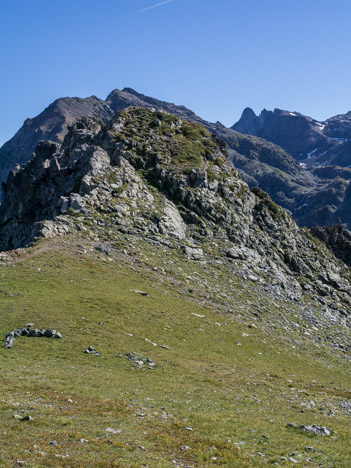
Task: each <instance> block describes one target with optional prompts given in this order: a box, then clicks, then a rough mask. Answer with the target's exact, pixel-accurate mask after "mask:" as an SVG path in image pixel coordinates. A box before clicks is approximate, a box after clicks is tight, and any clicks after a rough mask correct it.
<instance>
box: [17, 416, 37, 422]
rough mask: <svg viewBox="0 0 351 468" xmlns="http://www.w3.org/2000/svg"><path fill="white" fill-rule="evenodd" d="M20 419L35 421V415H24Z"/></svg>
mask: <svg viewBox="0 0 351 468" xmlns="http://www.w3.org/2000/svg"><path fill="white" fill-rule="evenodd" d="M20 421H34V418H33V416H29V415H27V416H23V418H21V419H20Z"/></svg>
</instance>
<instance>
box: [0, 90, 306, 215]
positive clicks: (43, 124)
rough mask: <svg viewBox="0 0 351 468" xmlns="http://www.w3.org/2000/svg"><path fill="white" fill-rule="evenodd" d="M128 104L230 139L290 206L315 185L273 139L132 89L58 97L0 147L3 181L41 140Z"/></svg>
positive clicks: (251, 178)
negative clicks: (243, 132)
mask: <svg viewBox="0 0 351 468" xmlns="http://www.w3.org/2000/svg"><path fill="white" fill-rule="evenodd" d="M129 106H137V107H144V108H149V109H150V108H154V109H157V110H161V111H164V112H168V113H171V114H173V115H176V116H177V117H179V118H182V119H185V120H188V121H190V122H196V123H199V124H201V125H203V126H204V127H206V128H207V129H208V130H209V131H211V132H213V133H215V134H216V135H217V136H218V137H219V138H221V139H223V140H224V141H225V142H226V143H227V145H228V151H229V154H230V159H231V160H232V161H233V164H234V165H235V167H236V168H237V169H238V170H239V172H240V174H241V176H242V177H243V178H244V179H245V181H246V182H248V183H249V185H250V186H251V187H252V186H255V185H259V186H260V187H261V188H262V189H263V190H265V191H267V192H268V193H269V194H270V195H271V196H272V198H273V199H274V200H275V201H276V202H277V203H279V204H280V205H281V206H284V207H286V208H287V209H289V210H293V209H294V207H295V206H297V204H298V200H299V199H300V198H301V193H305V192H307V191H309V190H311V189H312V188H313V187H314V186H315V181H314V180H313V178H312V177H311V176H310V175H309V174H307V173H306V171H305V170H304V169H303V168H301V167H300V166H299V165H298V163H297V162H296V161H295V160H294V158H292V157H291V156H290V155H289V154H287V153H286V152H285V151H283V150H282V149H281V148H279V147H277V146H276V145H274V144H272V143H271V142H268V141H265V140H263V139H260V138H257V137H252V136H244V135H241V134H240V133H238V132H235V131H233V130H231V129H228V128H226V127H224V126H223V125H222V124H220V123H219V122H217V123H210V122H207V121H205V120H203V119H201V118H200V117H198V116H197V115H196V114H195V113H194V112H192V111H191V110H189V109H187V108H186V107H184V106H178V105H175V104H172V103H168V102H164V101H160V100H158V99H154V98H151V97H148V96H144V95H143V94H140V93H137V92H136V91H134V90H133V89H131V88H125V89H123V90H122V91H121V90H118V89H115V90H113V91H112V92H111V93H110V94H109V95H108V97H107V99H106V101H104V100H100V99H98V98H96V97H94V96H93V97H91V98H85V99H81V98H63V99H59V100H57V101H55V102H54V103H53V104H52V105H50V106H49V107H48V108H47V109H45V110H44V111H43V112H42V113H41V114H40V115H39V116H37V117H36V118H34V119H31V120H29V121H26V123H25V124H24V126H23V127H22V128H21V129H20V130H19V131H18V132H17V134H16V135H15V136H14V137H13V138H12V139H11V140H10V141H9V142H7V143H6V144H5V145H4V146H3V147H2V148H0V180H1V179H2V180H3V181H5V180H6V177H7V174H8V172H9V171H10V170H11V169H13V167H14V166H15V164H16V163H18V164H20V165H21V164H23V163H24V162H26V161H28V160H30V159H31V157H32V154H33V151H34V150H35V147H36V144H37V143H38V142H39V141H40V140H45V139H48V140H51V141H55V142H57V143H60V144H61V143H62V141H63V139H64V136H65V135H66V134H67V131H68V125H69V124H70V123H72V122H73V121H74V120H77V119H79V118H81V117H87V116H91V117H96V118H98V119H101V120H102V121H103V122H107V121H108V120H109V119H110V118H111V117H112V116H113V115H114V114H115V113H116V112H118V111H120V110H122V109H125V108H127V107H129Z"/></svg>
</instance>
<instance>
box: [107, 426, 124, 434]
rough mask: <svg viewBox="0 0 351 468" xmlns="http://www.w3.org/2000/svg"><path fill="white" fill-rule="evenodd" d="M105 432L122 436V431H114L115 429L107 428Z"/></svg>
mask: <svg viewBox="0 0 351 468" xmlns="http://www.w3.org/2000/svg"><path fill="white" fill-rule="evenodd" d="M105 431H106V432H109V433H110V434H120V433H121V432H122V429H113V427H106V429H105Z"/></svg>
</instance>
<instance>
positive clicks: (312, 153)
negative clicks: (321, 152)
mask: <svg viewBox="0 0 351 468" xmlns="http://www.w3.org/2000/svg"><path fill="white" fill-rule="evenodd" d="M317 150H318V148H315V149H314V150H312V151H311V152H310V153H307V155H306V157H307V159H308V158H310V157H311V156H312V155H314V153H315V152H316V151H317Z"/></svg>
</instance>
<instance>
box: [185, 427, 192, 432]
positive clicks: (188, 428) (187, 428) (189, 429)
mask: <svg viewBox="0 0 351 468" xmlns="http://www.w3.org/2000/svg"><path fill="white" fill-rule="evenodd" d="M185 430H187V431H190V432H193V429H192V428H191V427H186V428H185Z"/></svg>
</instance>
